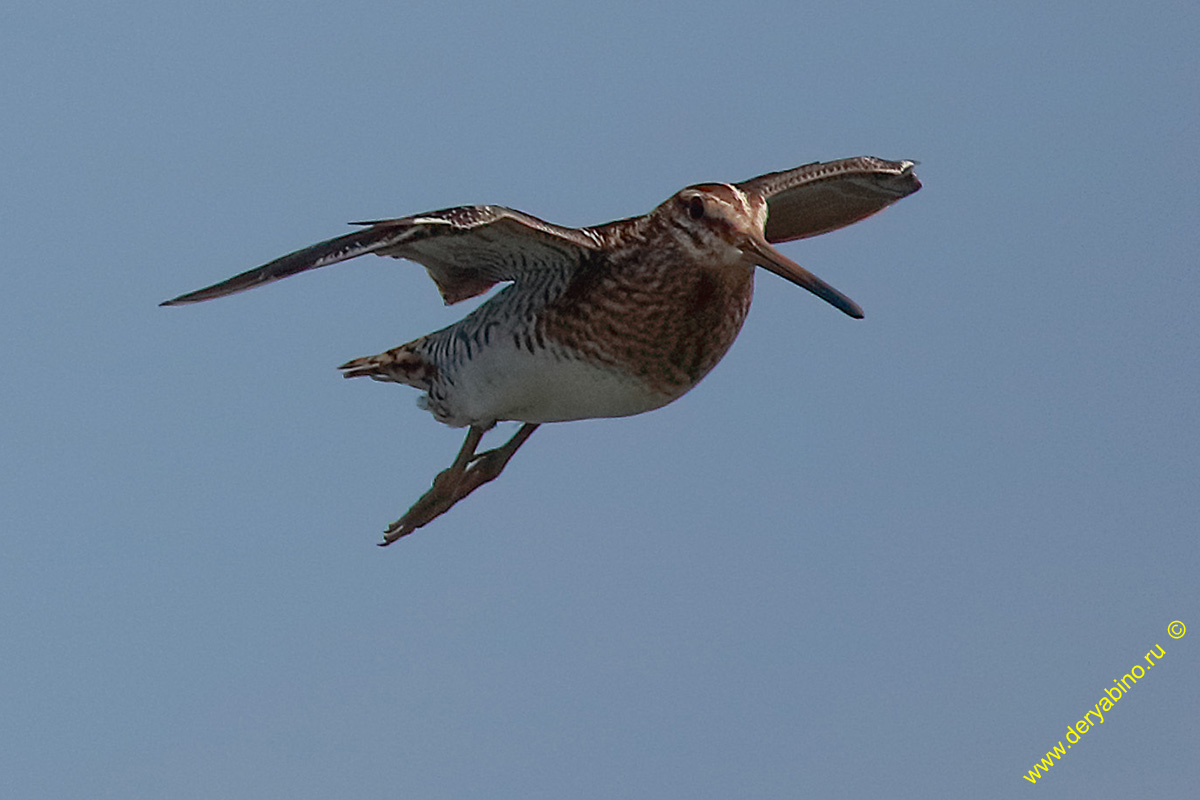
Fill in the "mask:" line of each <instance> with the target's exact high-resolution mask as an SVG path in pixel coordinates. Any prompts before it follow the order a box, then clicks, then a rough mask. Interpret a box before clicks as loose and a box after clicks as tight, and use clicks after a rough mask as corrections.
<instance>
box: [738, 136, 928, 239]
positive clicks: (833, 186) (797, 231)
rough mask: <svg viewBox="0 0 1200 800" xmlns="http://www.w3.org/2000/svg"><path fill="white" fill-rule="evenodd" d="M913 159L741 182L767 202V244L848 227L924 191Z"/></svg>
mask: <svg viewBox="0 0 1200 800" xmlns="http://www.w3.org/2000/svg"><path fill="white" fill-rule="evenodd" d="M914 166H916V162H914V161H885V160H884V159H881V158H873V157H871V156H858V157H856V158H844V159H841V160H839V161H826V162H814V163H812V164H805V165H804V166H802V167H796V168H795V169H789V170H785V171H783V172H771V173H768V174H766V175H759V176H758V177H757V178H751V179H750V180H747V181H743V182H742V183H739V184H737V186H738V188H739V189H741V190H742V191H744V192H755V193H758V194H760V195H761V196H762V197H763V198H765V199H766V201H767V226H766V238H767V241H768V242H771V243H777V242H790V241H792V240H793V239H805V238H807V237H809V236H816V235H817V234H821V233H826V232H827V231H832V230H836V229H838V228H842V227H845V226H846V225H849V224H851V223H854V222H858V221H859V220H860V219H864V218H865V217H869V216H871V215H872V214H874V213H876V212H878V211H882V210H883V209H884V208H887V207H888V206H889V205H891V204H892V203H894V202H896V201H897V200H899V199H900V198H902V197H906V196H908V195H910V194H912V193H913V192H915V191H917V190H918V189H920V188H921V182H920V181H919V180H917V176H916V175H914V174H913V167H914Z"/></svg>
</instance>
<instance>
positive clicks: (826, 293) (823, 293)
mask: <svg viewBox="0 0 1200 800" xmlns="http://www.w3.org/2000/svg"><path fill="white" fill-rule="evenodd" d="M744 249H745V251H746V255H748V256H750V258H751V260H752V261H754V263H755V264H757V265H758V266H760V267H763V268H764V269H769V270H771V272H774V273H775V274H776V275H778V276H779V277H781V278H784V279H786V280H789V281H791V282H792V283H794V284H796V285H797V286H799V287H800V288H802V289H808V290H809V291H810V292H812V293H813V294H815V295H816V296H817V297H819V298H821V299H822V300H824V301H825V302H826V303H829V304H830V305H831V306H833V307H834V308H836V309H838V310H840V311H842V312H844V313H846V314H849V315H850V316H852V317H854V318H855V319H862V317H863V312H862V309H861V308H859V307H858V303H856V302H854V301H853V300H851V299H850V298H849V297H846V295H844V294H842V293H841V292H839V291H838V290H837V289H835V288H833V287H832V286H830V285H829V284H828V283H826V282H825V281H823V280H821V279H820V278H818V277H817V276H816V275H813V274H812V273H811V272H809V271H808V270H806V269H805V268H804V267H802V266H800V265H799V264H797V263H796V262H795V261H792V260H791V259H790V258H788V257H787V256H785V255H784V254H783V253H781V252H779V251H778V250H776V249H775V248H774V247H771V245H770V244H768V243H767V241H766V240H765V239H759V238H758V237H754V236H752V237H750V238H749V239H748V240H747V241H746V246H745V248H744Z"/></svg>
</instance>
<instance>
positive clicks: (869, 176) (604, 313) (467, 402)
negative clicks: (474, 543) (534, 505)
mask: <svg viewBox="0 0 1200 800" xmlns="http://www.w3.org/2000/svg"><path fill="white" fill-rule="evenodd" d="M914 166H915V162H912V161H885V160H883V159H879V158H872V157H870V156H860V157H857V158H846V159H841V160H838V161H827V162H817V163H812V164H806V165H804V166H802V167H797V168H795V169H790V170H785V171H783V172H772V173H769V174H766V175H760V176H758V177H757V178H751V179H749V180H746V181H742V182H741V183H702V184H697V185H695V186H689V187H687V188H685V189H681V190H680V191H678V192H676V193H675V194H674V195H673V196H671V197H670V198H669V199H667V201H666V202H664V203H662V204H661V205H659V206H658V207H657V208H655V209H654V210H653V211H651V212H650V213H648V214H644V215H642V216H640V217H631V218H629V219H622V220H618V221H616V222H609V223H607V224H604V225H596V226H594V227H585V228H566V227H562V226H560V225H554V224H552V223H549V222H543V221H542V220H540V219H537V218H536V217H533V216H530V215H529V214H525V213H523V212H521V211H516V210H514V209H511V208H505V207H503V206H488V205H484V206H460V207H458V208H448V209H444V210H441V211H431V212H429V213H426V214H417V215H415V216H411V217H402V218H399V219H386V220H378V221H374V222H361V223H353V224H356V225H361V226H363V227H362V228H361V229H360V230H357V231H355V232H353V233H349V234H346V235H344V236H339V237H337V238H334V239H329V240H328V241H324V242H320V243H318V244H314V245H312V246H311V247H306V248H304V249H302V250H297V251H296V252H294V253H290V254H288V255H285V256H283V257H281V258H277V259H276V260H274V261H272V262H270V263H268V264H264V265H263V266H261V267H258V268H257V269H252V270H250V271H248V272H244V273H242V274H240V275H237V276H235V277H233V278H230V279H228V280H226V281H222V282H221V283H218V284H215V285H213V286H209V287H208V288H206V289H200V290H198V291H195V292H191V293H189V294H184V295H180V296H179V297H176V298H175V299H173V300H168V301H166V302H164V303H162V305H164V306H178V305H186V304H189V303H197V302H200V301H202V300H211V299H213V298H215V297H223V296H225V295H228V294H233V293H235V292H240V291H243V290H245V289H251V288H253V287H255V286H261V285H262V284H264V283H270V282H271V281H275V280H278V279H280V278H286V277H287V276H289V275H295V274H296V273H298V272H304V271H305V270H310V269H316V268H317V267H324V266H328V265H329V264H336V263H337V262H339V261H345V260H347V259H351V258H355V257H357V256H361V255H364V254H366V253H375V254H376V255H380V256H391V257H393V258H405V259H409V260H410V261H415V262H417V263H418V264H421V265H422V266H424V267H425V269H426V270H427V271H428V273H429V276H430V277H431V278H432V279H433V281H434V283H435V284H437V288H438V290H439V291H440V292H441V295H442V298H443V299H444V300H445V302H446V304H447V305H449V304H451V303H457V302H459V301H460V300H466V299H467V298H470V297H475V296H477V295H480V294H483V293H484V292H486V291H488V290H489V289H490V288H492V287H493V286H495V285H496V284H497V283H508V284H509V285H508V286H506V287H505V288H503V289H502V290H500V291H499V292H497V293H496V294H495V295H494V296H493V297H491V298H490V299H488V300H487V301H486V302H484V303H483V304H482V305H480V306H479V307H478V308H476V309H475V310H474V311H472V312H471V313H470V314H468V315H467V316H466V317H464V318H463V319H461V320H459V321H458V322H456V323H454V324H453V325H450V326H449V327H446V328H443V329H442V330H439V331H435V332H434V333H431V334H429V335H427V336H422V337H420V338H419V339H415V340H413V341H411V342H409V343H408V344H403V345H400V346H399V347H396V348H393V349H391V350H388V351H387V352H385V353H380V354H379V355H374V356H365V357H363V358H356V359H353V360H351V361H348V362H346V363H345V364H343V365H342V366H341V367H340V369H341V370H342V371H343V372H342V374H343V376H344V377H347V378H357V377H369V378H372V379H374V380H377V381H390V382H393V383H402V384H405V385H407V386H412V387H414V388H416V389H418V390H420V391H421V392H423V393H424V394H423V395H422V396H421V398H420V401H419V403H420V405H421V407H422V408H425V409H427V410H428V411H429V412H430V413H432V414H433V416H434V417H435V418H436V419H437V420H438V421H440V422H443V423H445V424H447V425H450V426H452V427H456V428H463V427H465V428H467V437H466V441H464V442H463V445H462V448H461V449H460V450H459V452H458V455H457V457H456V458H455V459H454V463H453V464H451V465H450V466H449V467H448V468H447V469H445V470H443V471H442V472H441V473H439V474H438V476H437V477H436V478H435V479H434V481H433V486H432V488H430V490H429V491H428V492H426V493H425V494H424V495H423V496H422V497H421V498H420V499H418V500H417V502H416V503H414V504H413V506H412V507H411V508H410V509H409V510H408V512H407V513H406V514H405V515H404V516H403V517H401V518H400V519H398V520H396V521H395V522H393V523H392V524H391V525H389V526H388V527H387V529H386V530H385V532H384V539H383V541H382V542H381V543H380V544H381V546H383V545H388V544H391V543H392V542H394V541H396V540H397V539H399V538H400V537H402V536H407V535H408V534H410V533H412V532H413V531H415V530H416V529H417V528H420V527H422V526H424V525H426V524H427V523H429V522H430V521H432V520H433V519H435V518H437V517H438V516H440V515H441V514H443V513H445V512H446V511H447V510H449V509H450V508H451V507H452V506H453V505H454V504H455V503H457V502H458V501H459V500H462V499H463V498H464V497H466V496H467V495H468V494H470V493H471V492H473V491H474V490H475V489H477V488H478V487H479V486H481V485H482V484H484V483H487V482H488V481H491V480H493V479H495V478H496V477H497V476H498V475H499V474H500V472H501V471H502V470H503V469H504V467H505V465H507V464H508V461H509V459H510V458H512V456H513V454H514V453H515V452H516V451H517V448H519V447H520V446H521V445H522V444H524V442H525V440H526V439H528V438H529V436H530V434H532V433H533V432H534V430H536V429H537V427H538V426H539V425H541V424H543V423H546V422H566V421H569V420H577V419H591V418H596V417H624V416H629V415H632V414H641V413H643V412H646V411H651V410H653V409H656V408H660V407H662V406H664V405H666V404H667V403H670V402H671V401H673V400H676V399H677V398H679V397H680V396H682V395H683V394H684V393H685V392H687V391H688V390H689V389H691V388H692V387H693V386H695V385H696V384H697V383H699V382H700V379H701V378H703V377H704V376H705V375H706V374H708V372H709V370H711V369H712V368H713V367H714V366H716V364H717V362H718V361H720V360H721V358H722V357H723V356H724V355H725V352H726V351H727V350H728V349H729V347H730V345H731V344H733V340H734V338H735V337H736V336H737V334H738V331H739V330H740V329H741V327H742V323H743V321H744V320H745V319H746V313H747V312H748V311H749V309H750V298H751V295H752V293H753V287H754V271H755V267H763V268H764V269H767V270H769V271H771V272H774V273H775V274H776V275H779V276H780V277H782V278H784V279H785V280H788V281H791V282H792V283H794V284H796V285H797V286H800V287H802V288H804V289H807V290H808V291H810V292H812V293H813V294H815V295H816V296H817V297H819V298H821V299H822V300H824V301H826V302H827V303H829V304H831V305H832V306H834V307H835V308H837V309H838V310H840V311H842V312H844V313H845V314H848V315H849V316H851V317H855V318H861V317H862V315H863V314H862V310H861V309H860V308H859V307H858V305H856V304H855V303H854V301H852V300H851V299H850V298H848V297H846V295H844V294H842V293H841V292H839V291H838V290H837V289H834V288H833V287H832V286H830V285H829V284H827V283H826V282H825V281H823V280H821V279H820V278H818V277H817V276H816V275H813V274H812V273H811V272H809V271H808V270H806V269H804V268H803V267H801V266H800V265H799V264H796V263H795V262H794V261H792V260H790V259H788V258H787V257H786V256H784V255H783V254H782V253H780V252H779V251H778V250H776V249H775V248H774V247H772V245H773V244H778V243H780V242H790V241H792V240H794V239H804V238H807V237H809V236H816V235H817V234H821V233H825V232H827V231H831V230H835V229H837V228H841V227H844V226H846V225H849V224H851V223H853V222H857V221H858V220H860V219H863V218H865V217H868V216H870V215H871V214H874V213H876V212H877V211H880V210H882V209H884V208H886V207H887V206H889V205H891V204H892V203H894V202H896V201H897V200H899V199H900V198H902V197H905V196H907V195H910V194H912V193H913V192H915V191H917V190H918V189H920V188H921V183H920V181H918V180H917V176H916V175H915V174H913V167H914ZM505 420H508V421H517V422H521V423H523V424H522V425H521V427H520V428H519V429H518V430H517V432H516V434H515V435H514V436H513V437H512V438H511V439H510V440H509V441H508V442H506V443H505V444H503V445H501V446H500V447H497V448H495V449H492V450H487V451H485V452H482V453H477V452H476V450H477V449H478V447H479V443H480V440H481V438H482V437H483V435H484V433H485V432H487V431H488V430H490V429H491V428H492V427H493V426H494V425H495V424H496V423H497V422H500V421H505Z"/></svg>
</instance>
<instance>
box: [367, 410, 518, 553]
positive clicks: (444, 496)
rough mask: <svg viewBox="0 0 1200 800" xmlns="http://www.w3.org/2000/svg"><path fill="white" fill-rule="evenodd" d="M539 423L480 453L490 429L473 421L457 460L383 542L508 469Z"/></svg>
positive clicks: (410, 529) (408, 530) (407, 531)
mask: <svg viewBox="0 0 1200 800" xmlns="http://www.w3.org/2000/svg"><path fill="white" fill-rule="evenodd" d="M537 427H538V426H537V423H533V422H527V423H525V424H524V425H522V426H521V429H520V430H518V431H517V432H516V433H515V434H514V435H513V437H512V438H511V439H509V440H508V441H507V442H505V443H504V444H503V445H501V446H500V447H497V448H495V449H494V450H487V451H485V452H483V453H479V454H478V455H476V453H475V448H476V447H478V446H479V440H480V439H481V438H483V434H484V431H485V430H486V429H485V428H480V427H477V426H474V425H472V426H471V429H470V430H469V431H468V432H467V439H466V441H464V442H463V446H462V449H460V450H459V451H458V456H457V457H456V458H455V459H454V463H453V464H451V465H450V466H449V467H447V468H446V469H444V470H442V471H441V472H440V473H439V474H438V476H437V477H436V478H434V479H433V486H432V488H430V490H429V491H428V492H426V493H425V494H423V495H422V496H421V499H420V500H418V501H417V502H415V503H413V506H412V508H410V509H409V510H408V512H407V513H406V514H405V515H404V516H403V517H401V518H400V519H398V520H396V521H395V522H393V523H392V524H391V525H389V526H388V527H387V530H386V531H384V533H383V541H382V542H380V544H379V546H380V547H387V546H388V545H389V544H391V543H392V542H394V541H396V540H397V539H399V538H400V537H402V536H407V535H408V534H410V533H412V532H413V531H415V530H416V529H417V528H420V527H421V526H423V525H427V524H428V523H430V522H432V521H433V520H435V519H437V518H438V517H440V516H441V515H442V514H445V513H446V512H447V511H449V510H450V508H451V507H452V506H453V505H454V504H455V503H457V502H458V501H459V500H462V499H463V498H464V497H466V496H467V495H469V494H470V493H471V492H473V491H475V490H476V489H478V488H479V487H480V486H482V485H483V484H485V483H487V482H488V481H491V480H495V479H496V477H497V476H498V475H499V474H500V473H501V472H503V471H504V467H505V465H507V464H508V461H509V459H510V458H512V457H513V453H515V452H517V448H519V447H520V446H521V445H523V444H524V443H525V440H526V439H528V438H529V436H530V434H532V433H533V432H534V431H535V430H537Z"/></svg>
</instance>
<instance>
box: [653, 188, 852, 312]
mask: <svg viewBox="0 0 1200 800" xmlns="http://www.w3.org/2000/svg"><path fill="white" fill-rule="evenodd" d="M658 212H659V215H660V216H661V217H663V218H664V221H665V222H666V223H667V229H668V231H669V232H670V234H671V235H672V236H673V238H674V239H675V241H676V242H677V243H678V244H679V245H680V246H681V247H682V248H683V249H684V250H686V251H688V252H689V255H691V256H692V258H693V259H694V260H695V261H697V262H699V263H707V264H712V263H713V262H714V261H715V262H716V263H718V264H723V265H728V266H734V265H739V264H740V265H752V266H759V267H763V268H764V269H768V270H770V271H771V272H774V273H775V274H776V275H779V276H780V277H782V278H785V279H787V280H789V281H791V282H792V283H794V284H796V285H797V286H800V287H802V288H804V289H807V290H808V291H810V292H812V293H813V294H815V295H816V296H817V297H820V298H821V299H822V300H825V301H826V302H828V303H830V304H832V305H833V306H834V307H836V308H838V309H840V310H841V311H843V312H845V313H846V314H849V315H850V316H852V317H856V318H861V317H862V315H863V314H862V310H861V309H860V308H859V307H858V305H857V304H856V303H855V302H854V301H853V300H851V299H850V298H849V297H846V296H845V295H844V294H842V293H841V292H839V291H838V290H837V289H834V288H833V287H832V286H830V285H829V284H827V283H825V281H823V280H821V279H820V278H818V277H817V276H816V275H813V274H812V273H811V272H809V271H808V270H806V269H805V268H804V267H802V266H800V265H799V264H797V263H796V262H794V261H792V260H791V259H789V258H788V257H787V256H785V255H783V254H782V253H780V252H779V251H778V250H776V249H775V248H774V247H772V246H771V245H770V243H769V242H768V241H767V239H766V235H765V229H766V224H767V212H768V207H767V200H766V198H765V197H763V195H762V194H760V193H758V192H753V191H743V190H742V189H741V188H739V187H737V186H733V185H731V184H728V183H701V184H697V185H695V186H689V187H687V188H686V189H682V190H680V191H679V192H676V194H675V196H674V197H672V198H671V199H669V200H668V201H667V202H665V203H663V204H662V205H661V206H659V208H658Z"/></svg>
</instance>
